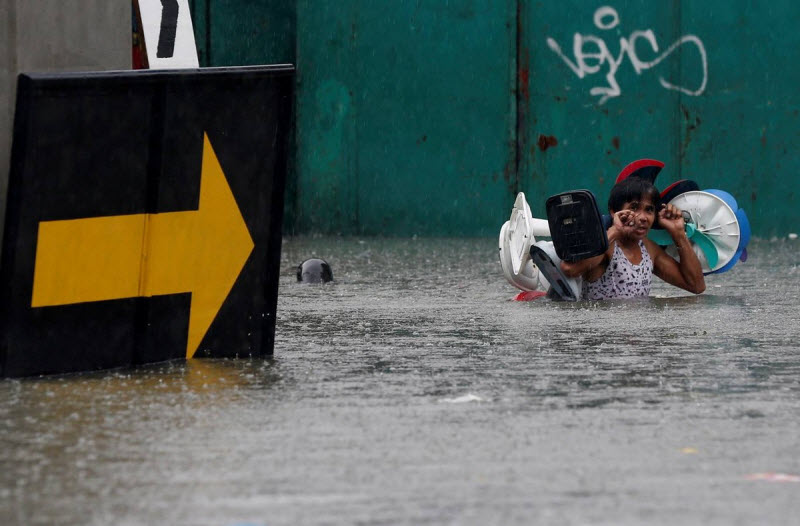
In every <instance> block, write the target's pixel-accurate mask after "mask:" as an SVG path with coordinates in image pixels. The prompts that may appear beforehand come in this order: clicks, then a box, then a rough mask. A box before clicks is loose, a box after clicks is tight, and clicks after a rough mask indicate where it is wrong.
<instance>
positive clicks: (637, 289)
mask: <svg viewBox="0 0 800 526" xmlns="http://www.w3.org/2000/svg"><path fill="white" fill-rule="evenodd" d="M639 249H640V250H641V251H642V262H641V263H639V264H638V265H634V264H633V263H631V262H630V261H629V260H628V258H627V257H625V254H624V253H623V252H622V249H621V248H620V247H619V245H618V244H616V243H614V255H613V256H611V261H610V262H609V263H608V267H607V268H606V271H605V272H604V273H603V275H602V276H600V279H598V280H597V281H592V282H589V281H588V280H584V281H583V290H582V294H581V295H582V296H583V298H584V299H587V300H607V299H614V298H642V297H647V296H649V295H650V285H651V283H652V281H653V260H652V259H651V258H650V254H649V253H648V252H647V249H646V248H645V246H644V242H643V241H639Z"/></svg>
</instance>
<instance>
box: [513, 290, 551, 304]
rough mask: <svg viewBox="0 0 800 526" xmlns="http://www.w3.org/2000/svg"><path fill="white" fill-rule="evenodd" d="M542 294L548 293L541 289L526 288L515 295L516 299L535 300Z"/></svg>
mask: <svg viewBox="0 0 800 526" xmlns="http://www.w3.org/2000/svg"><path fill="white" fill-rule="evenodd" d="M542 296H547V293H546V292H543V291H541V290H526V291H524V292H520V293H519V294H517V295H516V296H514V301H533V300H535V299H538V298H541V297H542Z"/></svg>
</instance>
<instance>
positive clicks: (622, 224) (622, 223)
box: [614, 209, 636, 233]
mask: <svg viewBox="0 0 800 526" xmlns="http://www.w3.org/2000/svg"><path fill="white" fill-rule="evenodd" d="M635 218H636V214H635V213H634V212H633V210H627V209H626V210H620V211H619V212H615V213H614V227H615V228H616V229H617V230H618V231H619V232H620V233H623V232H626V231H630V230H631V229H632V228H633V227H634V223H635Z"/></svg>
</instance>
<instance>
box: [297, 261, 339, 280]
mask: <svg viewBox="0 0 800 526" xmlns="http://www.w3.org/2000/svg"><path fill="white" fill-rule="evenodd" d="M297 281H299V282H300V283H327V282H329V281H333V271H332V270H331V266H330V265H328V262H327V261H325V260H324V259H318V258H311V259H307V260H305V261H303V262H302V263H300V266H298V267H297Z"/></svg>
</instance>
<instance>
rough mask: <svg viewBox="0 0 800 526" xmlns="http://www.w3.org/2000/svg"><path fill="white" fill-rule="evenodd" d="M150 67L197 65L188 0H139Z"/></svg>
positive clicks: (174, 67) (167, 67)
mask: <svg viewBox="0 0 800 526" xmlns="http://www.w3.org/2000/svg"><path fill="white" fill-rule="evenodd" d="M138 2H139V12H140V13H141V17H142V31H143V32H144V42H145V46H146V48H147V61H148V62H149V64H150V69H181V68H197V67H199V66H200V64H199V62H198V60H197V47H196V46H195V43H194V29H193V28H192V17H191V14H190V13H189V0H138Z"/></svg>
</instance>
